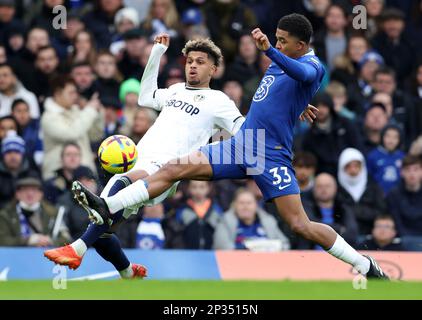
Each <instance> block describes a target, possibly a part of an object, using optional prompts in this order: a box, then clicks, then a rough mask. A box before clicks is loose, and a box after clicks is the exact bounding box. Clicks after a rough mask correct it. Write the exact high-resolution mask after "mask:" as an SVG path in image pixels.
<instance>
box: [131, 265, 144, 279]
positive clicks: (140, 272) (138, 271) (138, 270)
mask: <svg viewBox="0 0 422 320" xmlns="http://www.w3.org/2000/svg"><path fill="white" fill-rule="evenodd" d="M132 271H133V276H132V279H135V278H141V279H143V278H145V277H147V268H145V267H144V266H143V265H141V264H135V263H133V264H132Z"/></svg>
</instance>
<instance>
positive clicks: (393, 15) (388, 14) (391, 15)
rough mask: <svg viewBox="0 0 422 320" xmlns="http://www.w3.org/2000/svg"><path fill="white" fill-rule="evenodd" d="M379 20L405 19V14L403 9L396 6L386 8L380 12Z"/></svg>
mask: <svg viewBox="0 0 422 320" xmlns="http://www.w3.org/2000/svg"><path fill="white" fill-rule="evenodd" d="M380 20H381V22H382V23H384V22H386V21H389V20H402V21H404V20H405V14H404V13H403V11H401V10H399V9H396V8H386V9H385V10H384V12H383V13H381V16H380Z"/></svg>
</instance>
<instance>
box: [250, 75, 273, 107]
mask: <svg viewBox="0 0 422 320" xmlns="http://www.w3.org/2000/svg"><path fill="white" fill-rule="evenodd" d="M274 80H275V77H274V76H265V77H264V78H263V79H262V81H261V84H260V85H259V88H258V89H257V90H256V92H255V95H254V96H253V101H255V102H259V101H262V100H264V99H265V98H266V96H267V94H268V91H269V90H270V87H271V85H272V84H273V83H274Z"/></svg>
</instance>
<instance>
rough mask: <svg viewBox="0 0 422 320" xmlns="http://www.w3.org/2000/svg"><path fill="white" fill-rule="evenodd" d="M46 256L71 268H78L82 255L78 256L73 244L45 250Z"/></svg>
mask: <svg viewBox="0 0 422 320" xmlns="http://www.w3.org/2000/svg"><path fill="white" fill-rule="evenodd" d="M44 257H46V258H47V259H48V260H50V261H53V262H54V263H56V264H60V265H62V266H68V267H69V269H73V270H76V269H78V267H79V266H80V265H81V262H82V257H80V256H78V255H77V254H76V252H75V250H74V249H73V248H72V246H71V245H67V246H64V247H59V248H56V249H51V250H46V251H44Z"/></svg>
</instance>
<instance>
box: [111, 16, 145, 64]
mask: <svg viewBox="0 0 422 320" xmlns="http://www.w3.org/2000/svg"><path fill="white" fill-rule="evenodd" d="M139 23H140V21H139V14H138V11H136V9H134V8H122V9H120V10H119V11H117V13H116V15H115V17H114V25H115V27H116V31H117V33H116V34H115V35H114V36H113V38H112V40H111V41H112V42H111V45H110V52H111V53H112V54H113V55H115V56H120V54H121V53H122V51H123V50H124V48H125V41H124V40H123V34H124V33H125V32H127V31H129V30H132V29H136V28H138V27H139Z"/></svg>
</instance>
